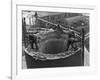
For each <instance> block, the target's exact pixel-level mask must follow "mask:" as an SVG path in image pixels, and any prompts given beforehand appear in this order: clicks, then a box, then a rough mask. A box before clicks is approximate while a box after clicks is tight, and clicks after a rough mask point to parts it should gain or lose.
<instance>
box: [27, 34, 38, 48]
mask: <svg viewBox="0 0 100 80" xmlns="http://www.w3.org/2000/svg"><path fill="white" fill-rule="evenodd" d="M29 41H30V45H31V48H32V49H34V47H33V46H34V45H35V48H36V50H38V45H37V37H36V36H35V35H29Z"/></svg>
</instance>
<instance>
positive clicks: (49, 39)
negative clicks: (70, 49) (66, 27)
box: [39, 32, 68, 54]
mask: <svg viewBox="0 0 100 80" xmlns="http://www.w3.org/2000/svg"><path fill="white" fill-rule="evenodd" d="M44 36H45V37H44V38H43V39H42V40H41V42H40V46H39V49H40V52H42V53H45V54H58V53H61V52H65V51H66V49H67V42H68V35H67V34H60V35H58V34H57V33H55V32H52V33H48V34H47V35H44Z"/></svg>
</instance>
